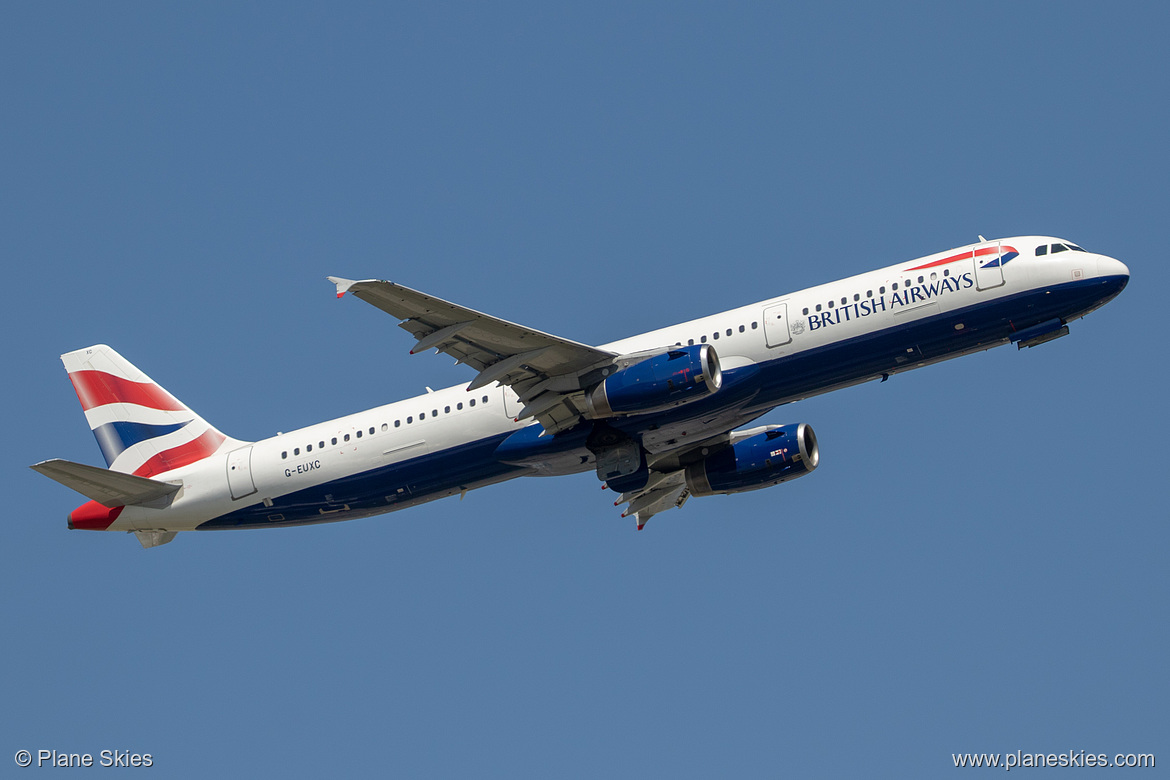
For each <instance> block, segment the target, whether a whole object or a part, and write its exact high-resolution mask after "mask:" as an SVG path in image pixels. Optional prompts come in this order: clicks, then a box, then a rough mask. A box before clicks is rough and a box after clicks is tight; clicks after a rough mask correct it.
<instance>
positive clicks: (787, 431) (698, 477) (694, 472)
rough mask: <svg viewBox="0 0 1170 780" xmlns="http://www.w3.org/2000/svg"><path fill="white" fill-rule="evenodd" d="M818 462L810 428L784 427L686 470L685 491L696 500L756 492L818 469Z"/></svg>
mask: <svg viewBox="0 0 1170 780" xmlns="http://www.w3.org/2000/svg"><path fill="white" fill-rule="evenodd" d="M820 459H821V454H820V449H819V448H818V446H817V437H816V434H814V433H813V429H812V426H810V425H807V424H805V423H796V424H793V425H783V426H781V427H779V428H776V429H775V430H771V431H767V432H766V433H761V434H757V435H755V436H750V437H748V438H746V439H743V440H742V441H738V442H736V443H735V444H732V445H731V446H729V447H724V448H723V449H721V450H719V451H718V452H713V453H711V454H710V455H708V456H707V457H705V458H703V460H701V461H699V462H697V463H692V464H691V465H689V466H687V470H686V479H687V487H689V488H690V489H691V493H693V494H694V495H696V496H713V495H715V494H716V493H743V492H746V491H748V490H759V489H760V488H766V487H772V486H773V485H779V484H780V483H781V482H787V481H788V480H790V479H796V478H797V477H803V476H804V475H805V474H808V473H809V472H810V471H812V470H813V469H815V468H816V467H817V464H818V463H819V462H820Z"/></svg>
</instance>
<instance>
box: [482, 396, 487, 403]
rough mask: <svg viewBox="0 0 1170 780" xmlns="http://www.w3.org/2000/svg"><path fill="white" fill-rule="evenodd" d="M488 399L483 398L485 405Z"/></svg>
mask: <svg viewBox="0 0 1170 780" xmlns="http://www.w3.org/2000/svg"><path fill="white" fill-rule="evenodd" d="M487 398H488V397H487V396H486V395H485V396H484V397H483V402H484V403H485V404H486V403H487Z"/></svg>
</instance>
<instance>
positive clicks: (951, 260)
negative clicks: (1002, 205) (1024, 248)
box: [903, 246, 1016, 273]
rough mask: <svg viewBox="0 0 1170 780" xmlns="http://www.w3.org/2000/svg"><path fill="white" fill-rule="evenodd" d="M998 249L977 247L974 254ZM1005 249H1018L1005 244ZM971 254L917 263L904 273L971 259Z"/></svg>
mask: <svg viewBox="0 0 1170 780" xmlns="http://www.w3.org/2000/svg"><path fill="white" fill-rule="evenodd" d="M997 251H998V250H997V249H996V247H993V246H985V247H983V248H982V249H976V250H975V254H974V256H975V257H983V256H984V255H994V254H995V253H996V252H997ZM1003 251H1004V252H1005V253H1006V252H1015V251H1016V249H1015V247H1010V246H1005V247H1003ZM971 256H972V254H971V251H970V250H968V251H966V252H960V253H959V254H957V255H951V256H950V257H944V258H943V259H942V260H935V261H934V262H932V263H927V264H926V265H916V266H914V267H913V268H907V269H906V271H904V272H903V273H906V272H909V271H920V270H922V269H923V268H934V267H935V266H939V265H946V264H947V263H954V262H958V261H959V260H970V259H971Z"/></svg>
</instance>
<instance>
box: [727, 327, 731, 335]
mask: <svg viewBox="0 0 1170 780" xmlns="http://www.w3.org/2000/svg"><path fill="white" fill-rule="evenodd" d="M727 335H728V336H730V335H731V328H728V329H727Z"/></svg>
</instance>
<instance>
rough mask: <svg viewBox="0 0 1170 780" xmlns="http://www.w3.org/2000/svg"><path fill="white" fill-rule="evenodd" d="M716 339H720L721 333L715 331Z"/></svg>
mask: <svg viewBox="0 0 1170 780" xmlns="http://www.w3.org/2000/svg"><path fill="white" fill-rule="evenodd" d="M715 338H716V339H718V338H719V331H715Z"/></svg>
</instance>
